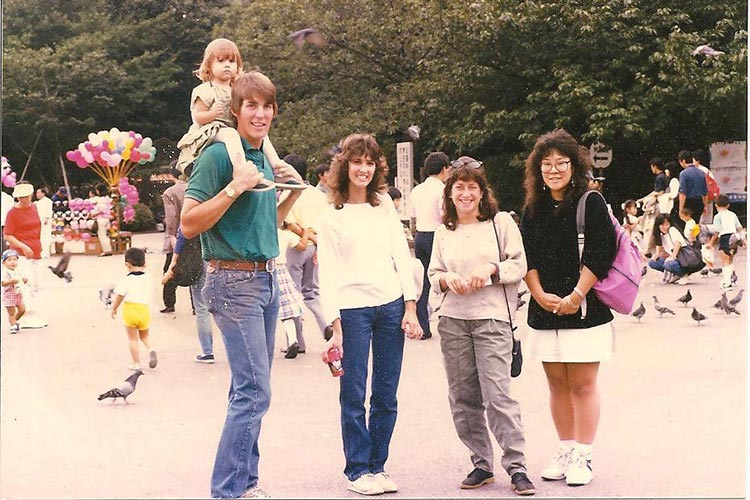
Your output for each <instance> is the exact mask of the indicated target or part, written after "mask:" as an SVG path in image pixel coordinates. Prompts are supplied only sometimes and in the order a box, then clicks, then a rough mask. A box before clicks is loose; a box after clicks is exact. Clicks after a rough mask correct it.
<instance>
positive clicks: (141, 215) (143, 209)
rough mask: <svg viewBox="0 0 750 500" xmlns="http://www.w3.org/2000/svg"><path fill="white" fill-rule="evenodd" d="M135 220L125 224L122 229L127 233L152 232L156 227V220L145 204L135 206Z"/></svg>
mask: <svg viewBox="0 0 750 500" xmlns="http://www.w3.org/2000/svg"><path fill="white" fill-rule="evenodd" d="M133 209H134V210H135V218H134V219H133V222H123V223H122V229H123V230H125V231H133V232H137V231H150V230H152V229H154V228H155V227H156V219H155V218H154V214H153V212H152V211H151V209H150V208H148V206H146V205H144V204H143V203H136V204H135V205H133Z"/></svg>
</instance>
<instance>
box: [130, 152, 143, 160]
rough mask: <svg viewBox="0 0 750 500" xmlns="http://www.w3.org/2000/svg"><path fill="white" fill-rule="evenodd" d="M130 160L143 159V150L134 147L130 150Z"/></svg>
mask: <svg viewBox="0 0 750 500" xmlns="http://www.w3.org/2000/svg"><path fill="white" fill-rule="evenodd" d="M130 161H132V162H134V163H138V162H139V161H141V152H140V151H138V150H137V149H133V150H132V151H131V152H130Z"/></svg>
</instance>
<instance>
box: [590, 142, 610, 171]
mask: <svg viewBox="0 0 750 500" xmlns="http://www.w3.org/2000/svg"><path fill="white" fill-rule="evenodd" d="M589 154H590V155H591V162H592V163H593V164H594V168H607V167H608V166H609V164H610V163H612V150H611V149H609V148H607V146H605V145H604V144H602V143H600V142H596V143H594V144H592V145H591V148H590V149H589Z"/></svg>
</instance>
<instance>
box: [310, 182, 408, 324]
mask: <svg viewBox="0 0 750 500" xmlns="http://www.w3.org/2000/svg"><path fill="white" fill-rule="evenodd" d="M378 198H379V199H380V205H378V206H376V207H373V206H372V205H370V204H369V203H354V204H351V203H346V204H344V207H343V208H341V209H339V210H337V209H336V208H334V206H333V205H329V206H328V208H327V212H326V214H325V216H324V217H323V218H322V220H321V225H320V233H319V234H318V264H319V266H320V268H319V277H320V298H321V304H322V306H323V314H324V317H325V321H326V322H327V323H328V324H330V323H332V322H333V320H335V319H336V318H339V317H340V311H341V310H342V309H354V308H360V307H374V306H380V305H383V304H387V303H389V302H392V301H394V300H396V299H397V298H399V297H400V296H401V295H403V296H404V300H416V289H415V286H414V275H413V272H412V263H411V255H410V254H409V246H408V244H407V243H406V237H405V236H404V230H403V228H402V225H401V221H400V220H399V217H398V213H397V212H396V207H395V206H394V205H393V201H392V200H391V198H390V196H388V195H382V194H379V195H378Z"/></svg>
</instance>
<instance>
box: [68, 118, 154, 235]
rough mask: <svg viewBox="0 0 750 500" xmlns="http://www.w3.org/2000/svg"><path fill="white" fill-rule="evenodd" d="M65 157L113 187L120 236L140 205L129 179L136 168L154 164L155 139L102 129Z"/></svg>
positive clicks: (114, 219) (114, 223)
mask: <svg viewBox="0 0 750 500" xmlns="http://www.w3.org/2000/svg"><path fill="white" fill-rule="evenodd" d="M65 157H66V158H67V159H68V160H70V161H71V162H73V163H75V164H76V166H77V167H78V168H81V169H84V168H89V169H91V171H92V172H94V173H95V174H96V175H98V176H99V177H101V178H102V179H103V180H104V181H105V182H106V183H107V184H108V185H109V192H110V197H111V199H112V213H111V220H112V224H111V228H110V231H111V234H110V235H111V236H115V237H116V236H117V235H118V233H119V231H120V228H121V226H122V221H123V220H125V221H128V220H132V219H133V218H134V217H135V209H134V208H133V205H134V204H135V203H137V202H138V192H137V190H136V189H135V187H134V186H132V185H131V184H129V183H128V181H127V176H128V174H129V173H130V172H131V171H132V170H133V169H134V168H135V167H136V166H138V165H143V164H145V163H150V162H152V161H154V158H155V157H156V148H155V147H154V145H153V142H152V141H151V138H150V137H143V136H142V135H141V134H138V133H136V132H133V131H132V130H130V131H128V132H125V131H120V130H118V129H117V128H111V129H110V130H100V131H99V132H97V133H96V134H94V133H91V134H89V135H88V140H86V141H84V142H81V143H80V144H78V148H77V149H73V150H70V151H68V152H67V153H66V154H65ZM123 198H124V200H123ZM123 202H124V204H123Z"/></svg>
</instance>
